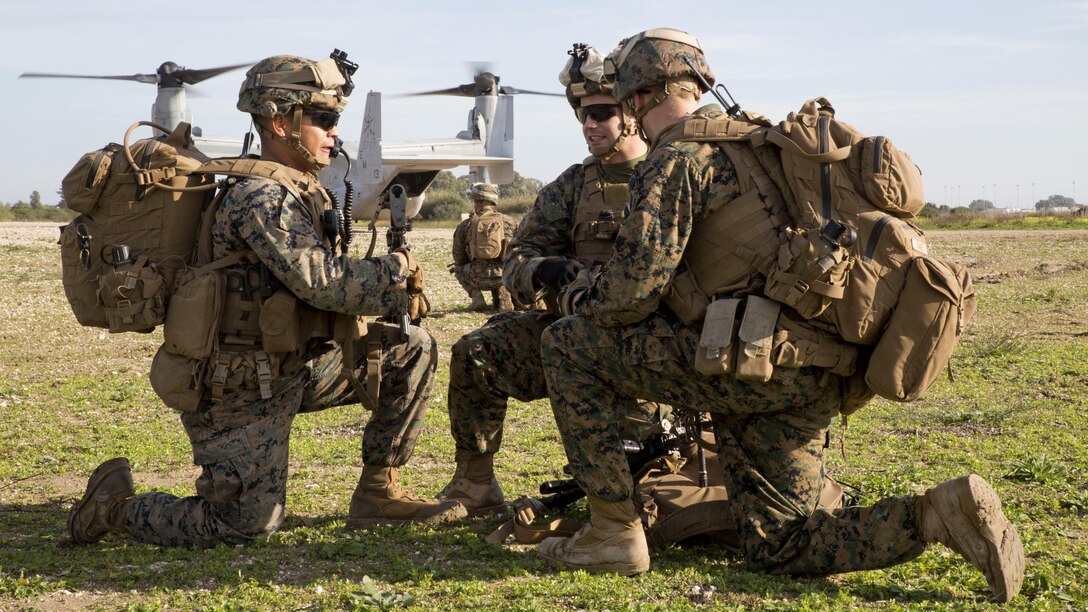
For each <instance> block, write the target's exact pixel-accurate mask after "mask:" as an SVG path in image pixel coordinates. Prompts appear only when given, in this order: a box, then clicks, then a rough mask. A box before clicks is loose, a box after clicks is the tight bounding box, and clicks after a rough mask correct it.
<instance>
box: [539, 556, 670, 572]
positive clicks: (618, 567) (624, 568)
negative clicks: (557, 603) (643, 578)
mask: <svg viewBox="0 0 1088 612" xmlns="http://www.w3.org/2000/svg"><path fill="white" fill-rule="evenodd" d="M537 554H538V555H540V556H541V557H542V558H544V559H546V560H547V561H549V562H550V563H552V564H553V565H557V566H559V567H562V568H566V569H572V570H582V571H584V572H589V573H591V574H616V575H617V576H624V577H631V576H638V575H639V574H644V573H646V572H647V571H649V570H650V562H649V561H646V562H645V563H597V564H594V565H575V564H573V563H569V562H567V561H560V560H559V559H556V558H555V557H552V556H550V555H547V554H544V553H542V552H540V551H539V550H538V551H537Z"/></svg>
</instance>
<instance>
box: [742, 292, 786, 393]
mask: <svg viewBox="0 0 1088 612" xmlns="http://www.w3.org/2000/svg"><path fill="white" fill-rule="evenodd" d="M781 308H782V306H781V304H779V303H778V302H776V301H774V300H768V299H767V298H763V297H759V296H758V295H750V296H748V297H747V298H746V304H745V307H744V317H743V318H742V319H741V322H740V329H739V330H738V331H737V340H738V341H739V342H740V344H739V345H738V346H737V369H736V373H735V376H736V377H737V380H748V381H755V382H767V381H768V380H770V379H771V373H772V372H773V371H774V366H773V365H771V348H772V346H773V344H774V329H775V324H777V323H778V312H779V310H781Z"/></svg>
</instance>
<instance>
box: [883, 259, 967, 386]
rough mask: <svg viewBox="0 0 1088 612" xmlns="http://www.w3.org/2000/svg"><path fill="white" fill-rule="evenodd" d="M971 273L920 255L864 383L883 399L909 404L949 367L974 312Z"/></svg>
mask: <svg viewBox="0 0 1088 612" xmlns="http://www.w3.org/2000/svg"><path fill="white" fill-rule="evenodd" d="M975 305H976V298H975V291H974V287H973V285H972V282H971V276H970V274H969V273H968V272H967V269H966V268H964V267H963V266H961V265H959V264H956V263H953V262H944V261H940V260H937V259H933V258H930V257H918V258H916V259H915V260H914V263H913V265H912V266H911V268H910V270H909V271H908V273H907V277H906V282H905V283H904V285H903V292H902V294H901V295H900V298H899V303H898V304H897V305H896V308H895V310H894V311H893V312H892V315H891V317H890V318H889V319H888V324H887V327H886V328H885V329H884V333H883V334H882V335H881V337H880V341H879V342H877V344H876V346H874V347H873V353H872V357H871V359H870V361H869V367H868V369H867V370H866V373H865V382H866V383H867V384H868V385H869V387H870V388H871V389H872V390H873V391H876V392H877V394H878V395H880V396H881V397H885V398H888V399H891V400H894V401H900V402H911V401H914V400H916V399H918V398H919V397H921V396H922V394H924V393H925V392H926V390H927V389H929V386H930V385H931V384H933V381H935V380H936V379H937V377H938V376H939V375H940V374H941V372H943V371H944V369H945V367H946V366H947V365H948V361H949V359H950V358H951V357H952V352H953V351H954V350H955V349H956V344H957V343H958V342H959V339H960V335H962V334H963V331H964V329H965V328H966V326H967V324H968V323H970V322H971V318H972V316H973V315H974V312H975Z"/></svg>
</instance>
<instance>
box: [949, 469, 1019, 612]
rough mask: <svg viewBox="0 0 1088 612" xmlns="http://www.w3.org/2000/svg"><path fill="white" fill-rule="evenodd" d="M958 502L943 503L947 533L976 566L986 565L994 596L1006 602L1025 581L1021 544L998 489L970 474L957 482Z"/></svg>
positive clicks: (987, 579)
mask: <svg viewBox="0 0 1088 612" xmlns="http://www.w3.org/2000/svg"><path fill="white" fill-rule="evenodd" d="M957 489H958V490H959V493H960V495H957V498H958V502H959V503H958V504H956V503H955V502H953V503H951V504H948V505H946V507H945V508H944V512H942V513H941V515H942V517H945V516H948V517H952V518H953V519H955V520H954V522H953V524H948V523H946V527H947V529H948V532H949V534H950V535H951V536H952V538H953V539H954V540H955V542H956V544H958V545H959V548H960V549H961V550H960V551H959V552H960V553H961V554H962V555H964V556H965V557H967V558H968V559H969V560H970V561H971V563H972V564H974V565H975V567H978V568H985V569H983V574H984V575H985V576H986V581H987V582H989V583H990V589H991V590H992V591H993V599H994V600H995V601H998V602H1007V601H1009V600H1011V599H1012V598H1013V597H1016V595H1017V593H1019V592H1020V587H1021V585H1022V584H1023V582H1024V546H1023V544H1022V543H1021V542H1020V534H1018V533H1017V532H1016V527H1015V526H1014V525H1013V524H1012V523H1010V522H1009V520H1008V519H1007V518H1005V514H1004V513H1003V512H1002V511H1001V500H1000V499H999V498H998V496H997V492H996V491H994V489H993V487H991V486H990V484H989V483H988V482H986V481H985V480H984V479H983V478H982V477H981V476H978V475H976V474H971V475H969V476H966V477H964V478H962V479H960V480H959V482H957Z"/></svg>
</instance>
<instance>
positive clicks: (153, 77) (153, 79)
mask: <svg viewBox="0 0 1088 612" xmlns="http://www.w3.org/2000/svg"><path fill="white" fill-rule="evenodd" d="M24 77H25V78H38V79H109V80H111V81H136V82H138V83H150V84H152V85H154V84H155V83H158V82H159V75H157V74H130V75H116V76H91V75H86V74H58V73H53V72H24V73H22V74H20V75H19V78H20V79H21V78H24Z"/></svg>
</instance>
